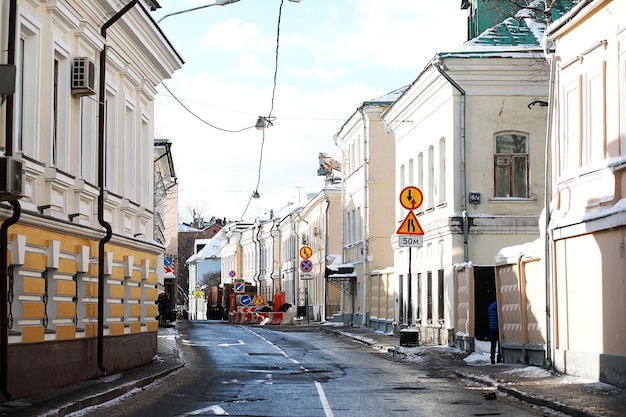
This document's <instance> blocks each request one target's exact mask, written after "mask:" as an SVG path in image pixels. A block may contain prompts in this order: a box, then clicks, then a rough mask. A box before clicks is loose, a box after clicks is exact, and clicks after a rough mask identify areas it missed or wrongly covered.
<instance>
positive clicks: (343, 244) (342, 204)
mask: <svg viewBox="0 0 626 417" xmlns="http://www.w3.org/2000/svg"><path fill="white" fill-rule="evenodd" d="M338 140H339V135H337V134H334V135H333V141H334V142H335V146H336V147H338V148H339V151H340V152H341V164H342V165H341V169H342V171H341V201H340V203H339V204H340V206H339V207H340V210H341V224H340V227H341V263H344V262H345V261H346V254H345V247H346V224H345V220H346V212H345V208H346V205H345V198H344V194H343V193H344V190H345V189H346V187H345V184H344V178H345V176H346V175H345V173H344V172H343V170H344V169H345V168H344V164H343V160H344V158H343V156H344V155H343V151H344V150H343V148H342V147H341V146H339V144H338V143H337V141H338ZM339 285H340V291H339V292H340V299H339V309H340V310H341V315H342V316H344V315H345V308H344V297H343V285H344V284H343V281H341V283H340V284H339ZM350 285H351V281H350V280H348V289H349V288H350Z"/></svg>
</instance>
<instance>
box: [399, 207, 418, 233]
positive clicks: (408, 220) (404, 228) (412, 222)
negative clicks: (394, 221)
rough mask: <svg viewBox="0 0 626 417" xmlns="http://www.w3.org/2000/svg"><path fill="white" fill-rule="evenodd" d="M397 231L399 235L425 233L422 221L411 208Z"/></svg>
mask: <svg viewBox="0 0 626 417" xmlns="http://www.w3.org/2000/svg"><path fill="white" fill-rule="evenodd" d="M396 233H397V234H399V235H423V234H424V231H423V230H422V226H420V223H419V222H418V221H417V217H415V213H413V211H412V210H411V211H409V214H407V215H406V217H405V218H404V221H402V224H401V225H400V227H399V228H398V231H397V232H396Z"/></svg>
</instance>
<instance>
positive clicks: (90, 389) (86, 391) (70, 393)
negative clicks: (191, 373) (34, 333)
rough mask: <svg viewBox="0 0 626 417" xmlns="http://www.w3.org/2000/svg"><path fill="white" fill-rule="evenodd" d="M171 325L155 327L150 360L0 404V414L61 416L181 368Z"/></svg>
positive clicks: (109, 398)
mask: <svg viewBox="0 0 626 417" xmlns="http://www.w3.org/2000/svg"><path fill="white" fill-rule="evenodd" d="M177 335H178V332H177V331H176V328H175V327H165V328H159V331H158V339H157V341H158V353H157V355H156V356H155V358H154V360H153V362H152V363H150V364H147V365H143V366H140V367H137V368H134V369H129V370H127V371H123V372H119V373H116V374H112V375H107V376H104V377H102V378H98V379H94V380H90V381H85V382H81V383H78V384H74V385H70V386H68V387H64V388H59V389H56V390H53V391H50V392H46V393H43V394H40V395H36V396H33V397H28V398H22V399H18V400H14V401H8V402H6V403H3V404H0V416H29V417H35V416H39V417H43V416H45V417H61V416H65V415H67V414H69V413H72V412H74V411H79V410H82V409H83V408H86V407H90V406H93V405H98V404H102V403H105V402H107V401H111V400H113V399H115V398H119V397H121V396H123V395H125V394H128V393H129V392H131V391H133V390H135V389H140V388H141V387H145V386H146V385H148V384H150V383H152V382H154V381H156V380H157V379H159V378H162V377H164V376H165V375H167V374H169V373H171V372H173V371H175V370H176V369H178V368H181V367H182V366H183V365H184V363H183V362H182V361H181V360H180V359H179V355H178V346H177V343H176V338H177Z"/></svg>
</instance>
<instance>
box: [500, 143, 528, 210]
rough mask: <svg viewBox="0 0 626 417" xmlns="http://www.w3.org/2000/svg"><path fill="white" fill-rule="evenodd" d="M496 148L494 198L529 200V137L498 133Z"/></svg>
mask: <svg viewBox="0 0 626 417" xmlns="http://www.w3.org/2000/svg"><path fill="white" fill-rule="evenodd" d="M494 147H495V151H494V157H493V165H494V167H493V177H494V197H517V198H528V196H529V190H528V174H529V173H528V135H527V134H526V133H521V132H502V133H497V134H496V135H495V138H494Z"/></svg>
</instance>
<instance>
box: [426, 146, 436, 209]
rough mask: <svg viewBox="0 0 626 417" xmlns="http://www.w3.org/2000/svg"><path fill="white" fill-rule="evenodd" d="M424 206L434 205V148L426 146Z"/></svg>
mask: <svg viewBox="0 0 626 417" xmlns="http://www.w3.org/2000/svg"><path fill="white" fill-rule="evenodd" d="M424 197H425V198H426V208H431V207H435V148H434V147H432V146H429V147H428V188H427V189H426V195H425V196H424Z"/></svg>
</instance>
